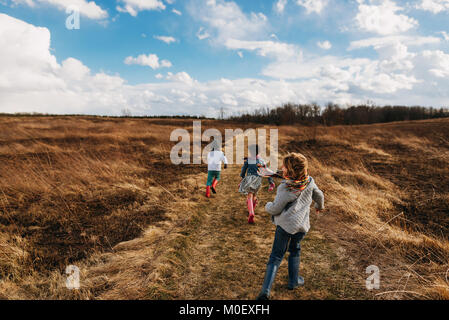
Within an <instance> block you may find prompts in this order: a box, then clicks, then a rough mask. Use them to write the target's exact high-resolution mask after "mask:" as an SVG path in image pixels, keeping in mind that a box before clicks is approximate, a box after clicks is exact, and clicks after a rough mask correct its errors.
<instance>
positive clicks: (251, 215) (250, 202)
mask: <svg viewBox="0 0 449 320" xmlns="http://www.w3.org/2000/svg"><path fill="white" fill-rule="evenodd" d="M246 204H247V205H248V212H249V217H248V223H249V224H254V206H253V199H251V198H248V199H247V200H246Z"/></svg>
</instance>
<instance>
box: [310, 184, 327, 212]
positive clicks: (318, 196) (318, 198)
mask: <svg viewBox="0 0 449 320" xmlns="http://www.w3.org/2000/svg"><path fill="white" fill-rule="evenodd" d="M312 199H313V201H315V209H316V211H317V212H320V211H322V210H324V194H323V191H321V190H320V189H319V188H318V187H316V186H315V188H314V189H313V192H312Z"/></svg>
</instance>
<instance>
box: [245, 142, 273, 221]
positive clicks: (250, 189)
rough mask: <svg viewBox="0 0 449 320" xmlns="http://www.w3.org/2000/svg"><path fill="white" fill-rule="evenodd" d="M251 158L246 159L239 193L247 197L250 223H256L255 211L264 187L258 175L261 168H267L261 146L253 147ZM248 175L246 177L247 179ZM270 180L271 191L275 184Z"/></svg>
mask: <svg viewBox="0 0 449 320" xmlns="http://www.w3.org/2000/svg"><path fill="white" fill-rule="evenodd" d="M249 153H250V154H249V158H245V163H244V165H243V167H242V172H241V173H240V177H242V181H241V182H240V185H239V192H240V193H242V194H245V195H247V198H246V205H247V207H248V213H249V217H248V223H249V224H253V223H254V216H255V214H254V210H255V208H256V206H257V203H258V199H257V192H258V191H259V189H260V187H261V186H262V177H261V176H260V175H259V173H258V169H259V167H266V164H265V161H264V160H263V159H262V158H260V157H259V146H258V145H253V146H251V147H250V150H249ZM245 175H246V177H245ZM269 179H270V189H269V190H270V191H271V190H273V189H274V187H275V184H274V181H273V179H271V177H270V178H269Z"/></svg>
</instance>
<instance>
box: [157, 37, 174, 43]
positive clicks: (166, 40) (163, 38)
mask: <svg viewBox="0 0 449 320" xmlns="http://www.w3.org/2000/svg"><path fill="white" fill-rule="evenodd" d="M154 38H155V39H158V40H161V41H162V42H165V43H166V44H170V43H172V42H176V39H175V38H173V37H169V36H154Z"/></svg>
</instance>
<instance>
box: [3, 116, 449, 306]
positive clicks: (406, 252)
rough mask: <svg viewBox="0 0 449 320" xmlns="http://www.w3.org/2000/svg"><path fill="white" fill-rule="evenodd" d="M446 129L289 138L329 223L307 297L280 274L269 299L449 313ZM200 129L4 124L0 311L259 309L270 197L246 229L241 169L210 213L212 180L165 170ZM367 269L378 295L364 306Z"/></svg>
mask: <svg viewBox="0 0 449 320" xmlns="http://www.w3.org/2000/svg"><path fill="white" fill-rule="evenodd" d="M448 124H449V122H448V121H447V120H436V121H420V122H404V123H392V124H385V125H371V126H355V127H331V128H321V127H319V128H317V129H310V128H301V127H280V128H279V129H280V131H279V138H280V141H279V145H280V147H281V152H282V153H283V154H285V153H287V152H289V151H298V152H302V153H304V154H305V155H307V156H308V157H309V159H310V164H311V168H312V169H311V174H312V175H313V176H314V178H315V179H316V180H317V183H318V185H319V186H320V187H321V188H322V189H323V191H324V192H325V196H326V204H327V211H326V212H325V213H324V215H322V216H319V217H315V216H313V217H312V225H313V227H312V230H311V232H310V233H309V235H308V236H307V237H306V239H305V240H304V244H303V253H302V257H303V258H302V261H303V262H302V270H303V271H302V272H303V274H304V275H305V277H306V281H307V282H306V287H305V288H304V289H301V290H300V291H295V292H289V291H287V290H286V289H285V288H284V285H283V281H284V280H283V279H284V278H285V277H286V264H285V262H284V263H283V264H282V266H281V270H280V274H279V276H278V279H279V280H277V282H276V284H275V286H274V291H273V294H274V296H275V298H277V299H448V298H449V280H448V273H447V271H448V269H449V265H448V262H449V240H448V234H449V233H448V227H449V216H448V213H449V184H448V183H449V180H448V179H447V177H448V176H449V169H448V168H449V137H448V134H447V125H448ZM191 125H192V122H191V121H187V120H168V119H167V120H157V119H146V120H144V119H108V118H103V119H99V118H89V117H84V118H71V117H55V118H31V117H30V118H14V117H7V118H1V119H0V158H1V160H2V161H1V164H0V212H1V214H0V298H5V299H217V298H218V299H252V298H254V296H255V295H256V294H257V292H258V290H259V287H260V285H261V283H262V280H263V279H262V278H263V272H264V269H265V264H266V260H267V259H268V255H269V252H270V249H271V242H272V237H273V231H274V229H273V226H272V225H271V224H270V222H269V219H268V217H267V215H266V213H264V212H263V203H265V202H266V201H270V200H271V199H272V198H273V196H274V195H273V194H268V193H267V192H266V190H263V191H261V194H260V197H261V206H260V207H259V208H258V209H257V216H258V217H259V218H258V220H257V224H256V225H255V226H253V227H252V228H249V227H248V225H247V224H246V214H245V208H244V200H243V199H242V198H241V196H240V195H239V194H238V193H237V192H236V186H237V184H238V179H239V178H238V172H239V167H238V166H231V167H230V168H229V169H228V170H227V171H225V172H224V177H223V181H222V182H221V183H220V193H219V195H217V196H215V197H214V198H213V199H211V200H207V199H204V198H203V186H204V183H205V170H206V169H205V166H204V165H202V166H181V167H178V166H174V165H172V164H171V163H170V160H169V153H170V150H171V145H172V143H170V142H169V136H170V133H171V131H172V130H173V129H175V128H178V127H183V128H185V129H187V130H189V131H190V132H191V131H192V129H191ZM202 126H203V130H205V129H207V128H209V127H214V128H218V129H220V130H221V131H223V130H224V128H225V127H231V128H232V127H233V126H234V125H233V124H230V123H223V122H218V121H217V122H215V121H203V122H202ZM237 126H239V125H237ZM247 127H252V126H251V125H250V124H248V125H247ZM243 129H245V128H243ZM255 253H257V254H255ZM68 264H76V265H77V266H78V267H79V268H80V270H81V279H82V287H81V289H80V290H75V291H70V290H67V289H66V288H65V285H64V283H65V277H66V275H65V274H64V269H65V266H67V265H68ZM372 264H374V265H377V266H379V268H380V270H381V290H380V291H373V292H368V291H367V290H366V289H364V281H365V279H366V277H367V275H366V274H365V268H366V267H367V266H369V265H372Z"/></svg>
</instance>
